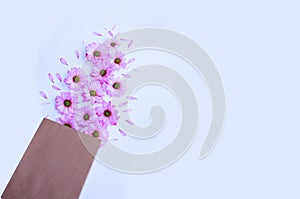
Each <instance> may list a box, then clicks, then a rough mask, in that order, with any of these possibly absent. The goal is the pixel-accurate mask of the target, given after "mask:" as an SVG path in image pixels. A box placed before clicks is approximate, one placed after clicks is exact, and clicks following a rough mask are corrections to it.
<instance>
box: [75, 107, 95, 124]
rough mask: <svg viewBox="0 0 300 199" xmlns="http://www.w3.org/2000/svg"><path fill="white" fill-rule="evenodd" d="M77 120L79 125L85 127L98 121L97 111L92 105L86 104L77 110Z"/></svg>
mask: <svg viewBox="0 0 300 199" xmlns="http://www.w3.org/2000/svg"><path fill="white" fill-rule="evenodd" d="M75 120H76V123H77V125H78V126H80V127H82V128H84V127H88V126H89V125H94V124H95V122H97V118H96V113H95V111H94V109H93V107H91V106H84V107H81V108H79V109H77V110H76V113H75Z"/></svg>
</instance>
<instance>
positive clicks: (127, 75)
mask: <svg viewBox="0 0 300 199" xmlns="http://www.w3.org/2000/svg"><path fill="white" fill-rule="evenodd" d="M121 75H122V76H123V77H126V78H131V76H130V75H129V74H121Z"/></svg>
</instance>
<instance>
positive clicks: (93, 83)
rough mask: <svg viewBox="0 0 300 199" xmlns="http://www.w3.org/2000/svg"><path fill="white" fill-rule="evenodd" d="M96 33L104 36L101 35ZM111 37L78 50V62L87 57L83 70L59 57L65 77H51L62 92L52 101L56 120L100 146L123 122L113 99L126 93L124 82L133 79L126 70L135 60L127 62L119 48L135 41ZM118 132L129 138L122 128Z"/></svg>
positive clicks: (54, 86) (44, 94)
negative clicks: (96, 141)
mask: <svg viewBox="0 0 300 199" xmlns="http://www.w3.org/2000/svg"><path fill="white" fill-rule="evenodd" d="M94 34H95V35H97V36H100V37H102V34H100V33H97V32H94ZM108 36H109V37H108V38H107V39H106V40H105V41H104V42H92V43H89V44H88V45H87V46H85V52H84V53H81V52H79V51H78V50H77V51H75V55H76V57H77V59H79V57H80V54H84V63H85V64H84V65H83V67H71V66H69V64H68V62H67V61H66V60H65V59H64V58H60V62H61V63H62V64H63V65H64V66H66V73H65V75H64V76H62V75H61V74H60V73H56V74H55V75H53V74H52V73H49V74H48V77H49V79H50V81H51V83H52V88H53V89H55V90H57V91H58V92H59V93H58V95H57V96H56V97H55V99H54V100H53V102H54V107H55V109H56V110H57V112H58V113H59V114H60V115H61V116H60V117H59V118H57V119H56V121H57V122H59V123H61V124H62V125H64V126H67V127H70V128H74V129H75V130H77V131H79V132H81V133H85V134H88V135H91V136H93V137H95V138H98V139H100V140H101V146H103V145H104V144H105V143H106V142H107V140H108V137H109V132H108V127H110V126H116V125H117V123H118V120H119V119H120V118H119V116H118V111H117V110H116V106H115V105H113V104H112V98H114V97H120V96H122V95H123V94H124V92H125V89H126V82H125V80H124V79H125V78H130V76H129V75H128V74H126V70H127V69H128V66H129V64H130V63H132V62H133V61H134V59H130V60H128V59H127V58H126V56H125V55H124V53H122V52H121V51H120V50H119V49H118V48H119V47H120V45H121V42H127V45H128V47H130V45H131V44H132V41H129V40H126V39H117V37H115V36H114V34H113V33H112V32H111V31H108ZM58 84H60V86H59V85H58ZM40 95H41V96H42V97H43V98H45V99H48V96H47V95H46V93H45V92H44V91H40ZM131 99H133V98H131ZM47 103H48V104H51V103H50V102H47ZM125 103H126V102H125ZM128 122H129V123H132V122H130V121H128ZM119 132H120V133H121V134H122V135H123V136H125V135H126V133H125V132H124V131H122V130H121V129H119Z"/></svg>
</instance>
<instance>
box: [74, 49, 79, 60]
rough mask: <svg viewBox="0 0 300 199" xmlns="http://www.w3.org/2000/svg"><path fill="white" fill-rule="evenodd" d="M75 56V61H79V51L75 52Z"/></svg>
mask: <svg viewBox="0 0 300 199" xmlns="http://www.w3.org/2000/svg"><path fill="white" fill-rule="evenodd" d="M75 55H76V57H77V59H79V51H78V50H76V51H75Z"/></svg>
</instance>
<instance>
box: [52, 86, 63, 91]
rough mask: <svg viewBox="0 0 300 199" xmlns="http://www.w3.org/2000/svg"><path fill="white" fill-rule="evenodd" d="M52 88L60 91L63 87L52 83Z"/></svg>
mask: <svg viewBox="0 0 300 199" xmlns="http://www.w3.org/2000/svg"><path fill="white" fill-rule="evenodd" d="M52 88H53V89H55V90H58V91H60V90H61V89H60V88H58V87H57V86H55V85H52Z"/></svg>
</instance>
